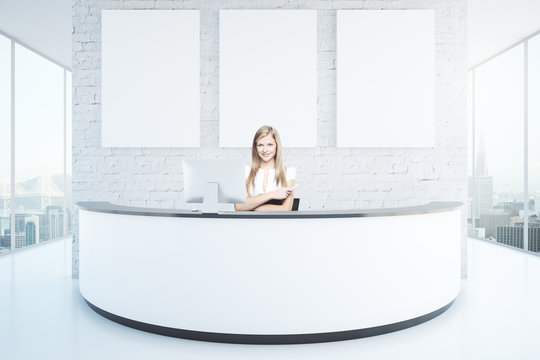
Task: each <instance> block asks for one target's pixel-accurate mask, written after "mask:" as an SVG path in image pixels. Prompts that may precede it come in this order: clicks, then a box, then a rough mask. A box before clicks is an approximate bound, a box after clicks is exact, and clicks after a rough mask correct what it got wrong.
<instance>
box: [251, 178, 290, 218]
mask: <svg viewBox="0 0 540 360" xmlns="http://www.w3.org/2000/svg"><path fill="white" fill-rule="evenodd" d="M293 186H294V180H289V181H287V187H286V188H281V189H288V190H290V192H289V196H287V197H286V198H285V200H283V203H282V204H281V205H273V204H264V203H263V204H262V205H260V206H258V207H256V208H255V209H254V210H255V211H291V210H292V206H293V201H294V192H293V191H292V187H293ZM278 190H279V189H278ZM261 195H264V194H261Z"/></svg>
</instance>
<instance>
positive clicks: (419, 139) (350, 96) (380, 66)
mask: <svg viewBox="0 0 540 360" xmlns="http://www.w3.org/2000/svg"><path fill="white" fill-rule="evenodd" d="M434 82H435V24H434V11H432V10H381V11H378V10H377V11H374V10H341V11H338V12H337V145H338V146H339V147H433V146H434V144H435V135H434V132H435V119H434V116H435V115H434V113H435V110H434V109H435V103H434V102H435V99H434V97H435V96H434V92H435V90H434Z"/></svg>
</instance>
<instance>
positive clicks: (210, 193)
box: [202, 182, 219, 214]
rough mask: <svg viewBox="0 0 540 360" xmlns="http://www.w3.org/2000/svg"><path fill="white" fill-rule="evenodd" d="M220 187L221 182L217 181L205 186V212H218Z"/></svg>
mask: <svg viewBox="0 0 540 360" xmlns="http://www.w3.org/2000/svg"><path fill="white" fill-rule="evenodd" d="M218 189H219V184H218V183H217V182H209V183H206V186H205V187H204V200H203V206H202V213H203V214H209V213H210V214H217V213H218V208H219V204H218Z"/></svg>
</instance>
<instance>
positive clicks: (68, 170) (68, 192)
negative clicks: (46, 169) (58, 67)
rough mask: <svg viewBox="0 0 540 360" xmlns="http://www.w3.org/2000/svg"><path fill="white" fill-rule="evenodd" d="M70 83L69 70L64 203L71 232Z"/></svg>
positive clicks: (68, 230)
mask: <svg viewBox="0 0 540 360" xmlns="http://www.w3.org/2000/svg"><path fill="white" fill-rule="evenodd" d="M71 85H72V77H71V73H70V72H69V71H66V179H67V184H66V191H65V196H66V204H67V210H66V223H67V227H66V228H67V233H68V234H71V214H73V208H72V203H71V199H72V196H71V190H72V189H71V158H72V156H71V154H72V152H71V151H72V150H71V147H72V142H71V132H72V127H71V121H72V120H71V119H72V117H71V109H72V106H71V104H72V102H71Z"/></svg>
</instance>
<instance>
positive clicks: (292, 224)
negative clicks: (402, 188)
mask: <svg viewBox="0 0 540 360" xmlns="http://www.w3.org/2000/svg"><path fill="white" fill-rule="evenodd" d="M461 205H462V204H461V203H456V202H433V203H429V204H426V205H422V206H413V207H407V208H392V209H377V210H350V211H299V212H287V213H286V212H274V213H269V212H265V213H264V212H261V213H259V212H237V213H219V214H201V213H199V212H193V211H188V210H185V211H183V210H161V209H146V208H135V207H125V206H118V205H113V204H110V203H107V202H80V203H78V206H79V222H80V228H79V235H80V273H79V274H80V282H79V284H80V291H81V294H82V296H83V297H84V299H85V300H86V301H87V303H88V304H89V306H90V307H91V308H92V309H94V310H95V311H96V312H98V313H99V314H101V315H103V316H105V317H106V318H109V319H111V320H113V321H116V322H118V323H121V324H124V325H127V326H130V327H133V328H137V329H141V330H145V331H149V332H153V333H158V334H163V335H168V336H176V337H181V338H187V339H195V340H205V341H218V342H230V343H249V344H293V343H312V342H324V341H335V340H346V339H354V338H360V337H366V336H373V335H378V334H383V333H387V332H391V331H396V330H401V329H404V328H407V327H411V326H414V325H417V324H420V323H422V322H425V321H428V320H430V319H432V318H434V317H436V316H438V315H439V314H441V313H443V312H444V311H445V310H447V309H448V308H449V307H450V306H451V305H452V303H453V301H454V299H455V298H456V296H457V295H458V293H459V290H460V253H461V249H460V244H461V241H460V239H461V215H460V211H461Z"/></svg>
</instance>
